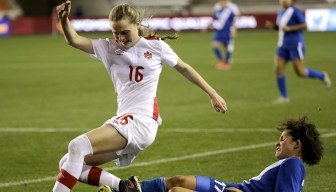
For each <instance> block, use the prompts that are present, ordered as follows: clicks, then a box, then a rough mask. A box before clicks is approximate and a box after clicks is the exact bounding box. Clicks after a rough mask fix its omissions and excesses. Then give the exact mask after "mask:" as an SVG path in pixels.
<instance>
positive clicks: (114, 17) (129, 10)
mask: <svg viewBox="0 0 336 192" xmlns="http://www.w3.org/2000/svg"><path fill="white" fill-rule="evenodd" d="M125 18H128V19H129V21H130V23H132V24H136V23H141V21H142V14H140V12H139V11H137V10H136V9H135V8H133V7H131V6H130V5H128V4H121V5H117V6H115V7H113V8H112V10H111V12H110V15H109V20H110V21H112V22H115V21H120V20H122V19H125ZM139 36H141V37H145V38H160V39H162V40H164V39H177V38H178V35H177V34H176V33H175V34H174V35H167V36H163V37H160V36H159V35H158V34H157V33H156V31H154V30H152V29H151V28H150V27H148V26H141V27H140V29H139Z"/></svg>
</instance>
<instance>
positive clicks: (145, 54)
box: [144, 51, 153, 59]
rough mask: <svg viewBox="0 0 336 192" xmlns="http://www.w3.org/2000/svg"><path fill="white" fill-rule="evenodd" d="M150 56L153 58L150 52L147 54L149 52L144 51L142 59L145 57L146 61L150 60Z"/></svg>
mask: <svg viewBox="0 0 336 192" xmlns="http://www.w3.org/2000/svg"><path fill="white" fill-rule="evenodd" d="M152 56H153V54H152V53H151V52H149V51H146V52H145V53H144V57H145V58H146V59H151V58H152Z"/></svg>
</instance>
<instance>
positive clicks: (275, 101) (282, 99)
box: [273, 97, 289, 104]
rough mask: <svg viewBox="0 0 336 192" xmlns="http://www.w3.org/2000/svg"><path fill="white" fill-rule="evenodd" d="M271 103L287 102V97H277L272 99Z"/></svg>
mask: <svg viewBox="0 0 336 192" xmlns="http://www.w3.org/2000/svg"><path fill="white" fill-rule="evenodd" d="M273 103H274V104H283V103H289V98H285V97H279V98H278V99H276V100H274V101H273Z"/></svg>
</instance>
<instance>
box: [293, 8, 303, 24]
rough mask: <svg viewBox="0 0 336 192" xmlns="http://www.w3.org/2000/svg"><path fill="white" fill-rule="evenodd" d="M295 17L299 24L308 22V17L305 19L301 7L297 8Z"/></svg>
mask: <svg viewBox="0 0 336 192" xmlns="http://www.w3.org/2000/svg"><path fill="white" fill-rule="evenodd" d="M294 19H295V21H296V23H297V24H303V23H306V19H305V17H304V15H303V13H302V12H301V10H300V9H295V12H294Z"/></svg>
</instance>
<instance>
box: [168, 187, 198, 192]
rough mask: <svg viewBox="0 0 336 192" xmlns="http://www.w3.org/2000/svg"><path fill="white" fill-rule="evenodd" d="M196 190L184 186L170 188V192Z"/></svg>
mask: <svg viewBox="0 0 336 192" xmlns="http://www.w3.org/2000/svg"><path fill="white" fill-rule="evenodd" d="M192 191H194V190H190V189H186V188H183V187H174V188H172V189H170V190H169V191H168V192H192Z"/></svg>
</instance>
